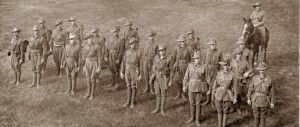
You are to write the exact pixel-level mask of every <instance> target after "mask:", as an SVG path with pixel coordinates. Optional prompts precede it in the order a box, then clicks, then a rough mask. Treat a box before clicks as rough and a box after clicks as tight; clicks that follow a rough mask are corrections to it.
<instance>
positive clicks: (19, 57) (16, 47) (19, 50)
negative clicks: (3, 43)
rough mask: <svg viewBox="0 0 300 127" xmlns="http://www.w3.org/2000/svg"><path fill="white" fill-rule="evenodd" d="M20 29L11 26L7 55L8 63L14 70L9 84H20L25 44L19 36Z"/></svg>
mask: <svg viewBox="0 0 300 127" xmlns="http://www.w3.org/2000/svg"><path fill="white" fill-rule="evenodd" d="M20 32H21V30H20V29H19V28H17V27H15V28H13V31H12V33H13V35H14V36H13V38H12V39H11V42H10V46H9V48H8V49H9V52H8V56H11V58H10V65H11V68H12V69H13V71H14V80H13V81H12V82H10V83H9V84H15V83H16V85H20V83H21V82H20V79H21V65H22V64H23V63H24V62H25V55H24V54H25V51H24V49H25V48H26V46H27V45H25V43H24V42H22V40H21V39H20V37H19V34H20Z"/></svg>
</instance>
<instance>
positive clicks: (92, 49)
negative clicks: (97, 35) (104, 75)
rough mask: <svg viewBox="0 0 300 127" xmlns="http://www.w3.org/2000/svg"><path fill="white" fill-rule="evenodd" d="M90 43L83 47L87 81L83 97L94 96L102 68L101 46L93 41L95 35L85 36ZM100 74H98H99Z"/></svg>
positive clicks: (90, 97) (84, 69)
mask: <svg viewBox="0 0 300 127" xmlns="http://www.w3.org/2000/svg"><path fill="white" fill-rule="evenodd" d="M84 39H85V40H88V44H87V45H86V46H85V47H84V48H83V71H84V74H85V76H86V81H87V93H86V95H85V96H84V97H83V98H89V99H90V100H92V99H93V98H94V91H95V82H96V78H97V76H98V75H100V69H101V59H102V58H101V48H100V47H99V45H97V44H95V43H94V42H93V35H89V34H88V35H87V37H85V38H84ZM97 74H98V75H97Z"/></svg>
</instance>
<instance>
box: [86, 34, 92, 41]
mask: <svg viewBox="0 0 300 127" xmlns="http://www.w3.org/2000/svg"><path fill="white" fill-rule="evenodd" d="M92 37H93V35H92V34H89V33H87V35H86V36H85V37H84V40H87V39H90V38H92Z"/></svg>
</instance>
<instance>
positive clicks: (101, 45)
mask: <svg viewBox="0 0 300 127" xmlns="http://www.w3.org/2000/svg"><path fill="white" fill-rule="evenodd" d="M92 42H94V43H95V44H97V45H98V46H99V48H100V49H101V58H102V59H104V56H105V42H106V39H105V38H104V37H101V36H94V37H93V38H92Z"/></svg>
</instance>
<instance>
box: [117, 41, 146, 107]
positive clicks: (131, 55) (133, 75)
mask: <svg viewBox="0 0 300 127" xmlns="http://www.w3.org/2000/svg"><path fill="white" fill-rule="evenodd" d="M136 43H137V40H136V39H135V38H130V40H129V44H130V50H127V51H126V52H125V55H124V59H123V61H122V64H121V72H120V76H121V78H122V79H124V74H125V81H126V84H127V101H126V103H125V104H124V105H122V106H123V107H126V106H129V105H130V108H134V103H135V98H136V92H137V83H138V82H139V81H140V80H141V73H140V72H141V67H140V52H139V51H138V50H137V49H136V47H135V46H136Z"/></svg>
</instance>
